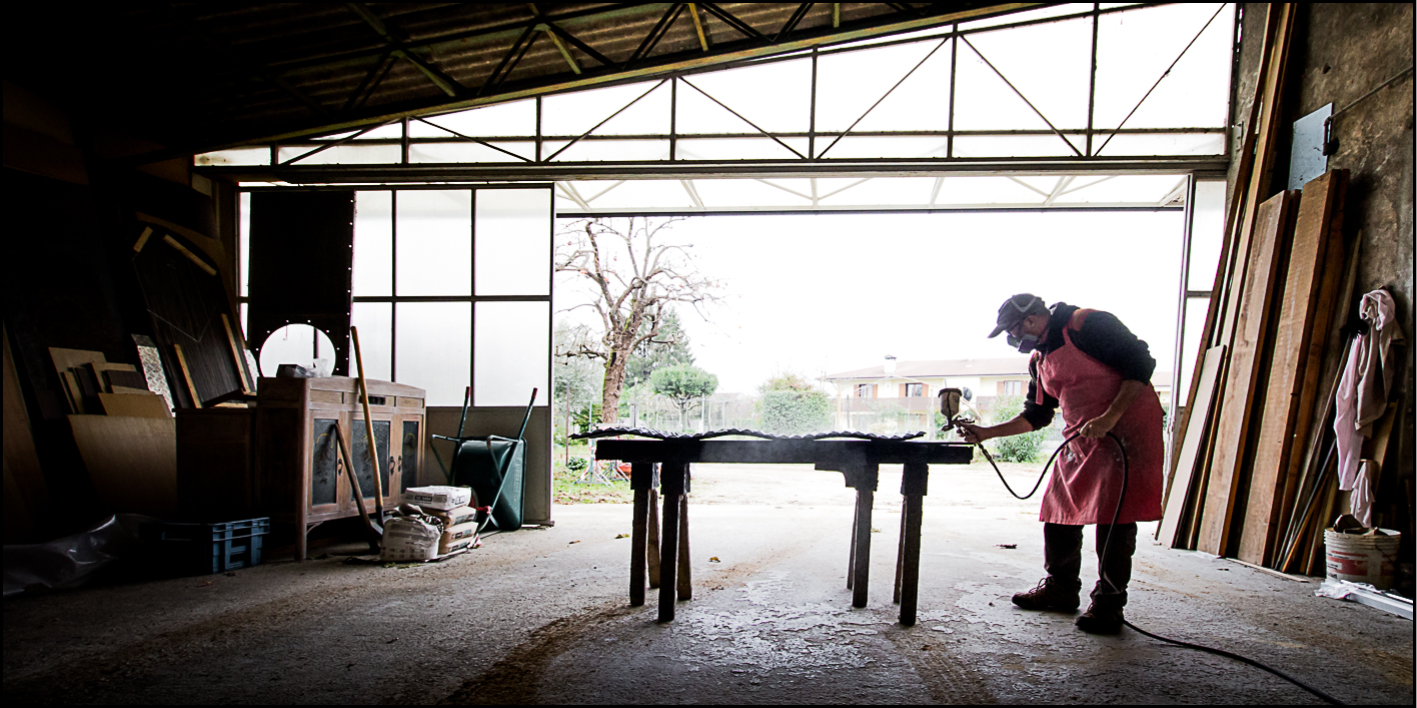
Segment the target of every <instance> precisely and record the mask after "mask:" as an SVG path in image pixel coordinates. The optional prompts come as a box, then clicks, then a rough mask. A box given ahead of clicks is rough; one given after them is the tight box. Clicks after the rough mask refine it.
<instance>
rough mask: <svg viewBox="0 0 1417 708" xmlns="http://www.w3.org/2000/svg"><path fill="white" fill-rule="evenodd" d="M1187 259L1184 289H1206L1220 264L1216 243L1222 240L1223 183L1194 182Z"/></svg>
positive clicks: (1212, 285)
mask: <svg viewBox="0 0 1417 708" xmlns="http://www.w3.org/2000/svg"><path fill="white" fill-rule="evenodd" d="M1191 213H1192V214H1193V215H1194V221H1192V222H1191V258H1190V262H1189V264H1190V272H1189V276H1190V277H1189V278H1187V280H1188V284H1187V285H1186V289H1188V290H1210V289H1211V288H1212V287H1214V286H1215V270H1216V269H1217V268H1219V267H1220V243H1221V241H1223V240H1225V183H1224V182H1220V181H1212V180H1207V181H1204V182H1197V183H1196V203H1195V205H1194V206H1192V207H1191Z"/></svg>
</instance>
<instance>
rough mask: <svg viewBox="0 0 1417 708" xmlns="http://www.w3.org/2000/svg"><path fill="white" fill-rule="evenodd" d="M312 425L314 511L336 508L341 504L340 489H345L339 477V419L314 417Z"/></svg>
mask: <svg viewBox="0 0 1417 708" xmlns="http://www.w3.org/2000/svg"><path fill="white" fill-rule="evenodd" d="M311 425H312V427H313V429H312V432H311V436H310V437H311V440H312V441H313V444H312V445H311V459H310V507H311V511H317V512H323V511H333V510H335V509H336V508H337V507H338V506H339V504H340V496H339V494H340V491H341V490H344V489H346V487H345V485H343V484H341V480H340V465H339V458H340V453H339V439H338V438H337V437H336V431H338V430H339V419H338V418H314V419H313V420H312V422H311ZM346 493H348V492H346Z"/></svg>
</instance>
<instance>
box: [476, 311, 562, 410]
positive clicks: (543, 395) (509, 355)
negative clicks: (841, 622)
mask: <svg viewBox="0 0 1417 708" xmlns="http://www.w3.org/2000/svg"><path fill="white" fill-rule="evenodd" d="M550 331H551V303H549V302H479V303H477V329H476V336H477V349H476V352H475V353H474V357H475V358H474V359H473V362H474V366H473V374H472V402H473V405H476V406H525V405H526V403H527V401H528V400H529V399H530V397H531V389H533V388H535V389H537V394H536V401H537V403H538V404H539V405H546V401H547V372H548V371H549V369H550V359H549V357H550V351H551V342H550Z"/></svg>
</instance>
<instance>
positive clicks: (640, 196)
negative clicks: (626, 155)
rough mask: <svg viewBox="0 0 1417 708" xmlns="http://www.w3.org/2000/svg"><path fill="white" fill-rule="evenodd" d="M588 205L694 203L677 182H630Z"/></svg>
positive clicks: (671, 206) (684, 206)
mask: <svg viewBox="0 0 1417 708" xmlns="http://www.w3.org/2000/svg"><path fill="white" fill-rule="evenodd" d="M590 205H591V207H593V208H596V209H675V208H678V209H690V208H693V206H694V201H693V198H692V197H690V196H689V191H688V189H687V188H686V187H685V185H684V183H683V182H681V181H679V180H630V181H627V182H625V183H624V184H622V185H620V186H619V187H616V188H615V189H613V190H611V191H610V192H608V193H606V194H605V196H603V197H600V198H599V199H596V200H595V201H593V202H591V203H590ZM480 282H481V281H479V283H480Z"/></svg>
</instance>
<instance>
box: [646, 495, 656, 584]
mask: <svg viewBox="0 0 1417 708" xmlns="http://www.w3.org/2000/svg"><path fill="white" fill-rule="evenodd" d="M645 530H646V531H647V532H648V534H647V535H648V536H649V539H648V542H647V543H646V544H645V556H646V560H647V561H648V563H649V586H650V588H651V589H653V588H657V587H659V490H658V489H655V488H654V487H650V490H649V519H648V521H647V523H645Z"/></svg>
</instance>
